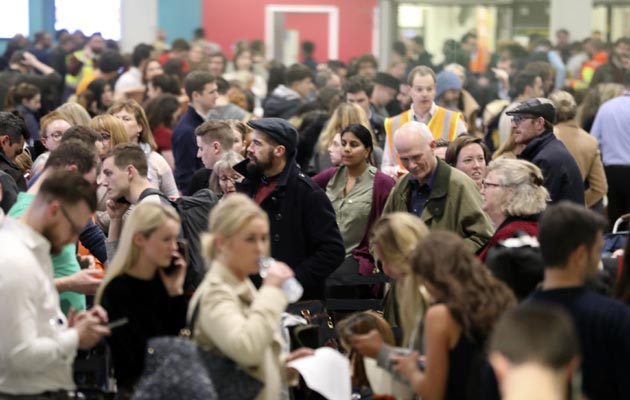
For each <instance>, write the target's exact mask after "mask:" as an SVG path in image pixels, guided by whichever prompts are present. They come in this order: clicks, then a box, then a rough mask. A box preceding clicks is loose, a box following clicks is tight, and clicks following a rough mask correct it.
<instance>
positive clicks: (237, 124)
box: [227, 119, 252, 157]
mask: <svg viewBox="0 0 630 400" xmlns="http://www.w3.org/2000/svg"><path fill="white" fill-rule="evenodd" d="M227 122H228V123H229V124H230V128H232V132H234V146H233V147H232V150H234V151H235V152H237V153H239V154H240V155H242V156H243V157H245V156H246V155H247V154H246V153H247V147H249V142H250V141H251V136H252V129H251V128H250V127H249V126H248V125H247V124H246V123H245V122H247V121H238V120H235V119H228V120H227Z"/></svg>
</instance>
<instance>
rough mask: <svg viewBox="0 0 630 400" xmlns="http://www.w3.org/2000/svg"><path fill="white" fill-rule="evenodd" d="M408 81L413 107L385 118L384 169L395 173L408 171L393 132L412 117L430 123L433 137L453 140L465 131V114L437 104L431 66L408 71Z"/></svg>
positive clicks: (395, 174) (391, 174) (392, 174)
mask: <svg viewBox="0 0 630 400" xmlns="http://www.w3.org/2000/svg"><path fill="white" fill-rule="evenodd" d="M407 83H408V84H409V86H411V99H412V103H411V107H410V108H409V110H407V111H404V112H402V113H400V114H398V115H396V116H394V117H390V118H387V119H386V120H385V135H386V136H385V148H384V149H383V162H382V164H381V170H382V171H383V172H384V173H386V174H388V175H390V176H394V177H396V176H397V174H398V172H401V171H406V169H405V167H404V166H403V165H402V163H401V162H400V160H399V159H398V154H397V153H396V149H395V148H394V142H393V137H394V133H395V132H396V131H397V130H398V128H400V127H401V126H403V125H404V124H406V123H407V122H409V121H417V122H422V123H424V124H426V125H428V127H429V129H430V130H431V133H432V134H433V138H434V139H439V138H444V139H447V140H453V139H455V138H456V137H457V136H458V135H460V134H462V133H465V132H466V129H467V128H466V123H465V122H464V116H463V115H462V113H460V112H457V111H451V110H447V109H446V108H443V107H440V106H438V105H436V104H435V102H434V100H435V73H434V72H433V70H432V69H431V68H429V67H426V66H424V65H420V66H418V67H415V68H414V69H412V70H411V72H409V75H408V76H407Z"/></svg>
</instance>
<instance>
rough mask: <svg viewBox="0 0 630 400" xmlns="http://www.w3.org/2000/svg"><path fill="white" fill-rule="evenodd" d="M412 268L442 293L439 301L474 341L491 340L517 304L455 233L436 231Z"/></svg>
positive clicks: (420, 247)
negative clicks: (498, 323)
mask: <svg viewBox="0 0 630 400" xmlns="http://www.w3.org/2000/svg"><path fill="white" fill-rule="evenodd" d="M410 265H411V269H412V271H413V272H414V273H415V274H416V275H418V276H420V277H421V278H422V279H423V280H424V281H425V282H427V283H429V284H430V285H431V286H433V287H434V288H436V289H437V290H439V291H440V293H441V295H442V296H443V298H441V299H439V300H440V301H441V302H442V303H444V304H445V305H446V306H447V307H448V309H449V311H450V312H451V315H452V316H453V318H454V319H455V321H457V322H458V323H459V324H460V325H461V326H462V331H463V332H464V334H465V335H466V336H467V337H468V338H469V339H471V340H473V341H477V340H478V339H483V338H485V337H487V336H488V335H489V334H490V332H491V331H492V328H493V327H494V324H495V322H496V321H497V320H498V319H499V317H500V316H501V314H503V312H504V311H506V310H507V309H508V308H510V307H512V306H513V305H515V304H516V299H515V297H514V294H513V293H512V291H511V290H510V289H509V288H508V287H507V286H506V285H505V284H503V283H502V282H500V281H499V280H497V279H496V278H495V277H493V276H492V274H491V273H490V270H488V268H486V267H485V266H484V265H483V264H482V263H481V262H480V261H479V260H478V259H477V257H476V256H475V254H474V253H473V252H472V250H471V249H470V248H469V247H468V245H467V244H466V243H465V242H464V240H463V239H462V238H460V237H459V236H457V235H456V234H454V233H452V232H447V231H439V230H437V231H432V232H431V234H430V235H428V236H426V237H425V238H424V239H422V240H421V241H420V242H419V243H418V246H416V248H415V249H414V251H413V252H412V253H411V255H410Z"/></svg>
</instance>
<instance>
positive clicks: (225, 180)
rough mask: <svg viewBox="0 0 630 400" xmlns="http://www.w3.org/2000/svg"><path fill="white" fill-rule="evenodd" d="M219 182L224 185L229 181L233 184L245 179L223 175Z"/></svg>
mask: <svg viewBox="0 0 630 400" xmlns="http://www.w3.org/2000/svg"><path fill="white" fill-rule="evenodd" d="M219 180H220V181H221V182H223V183H227V182H228V181H230V182H232V183H237V182H240V181H242V180H243V177H242V176H240V175H232V176H227V175H223V176H220V177H219Z"/></svg>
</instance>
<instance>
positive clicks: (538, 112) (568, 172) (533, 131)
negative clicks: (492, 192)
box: [506, 97, 584, 205]
mask: <svg viewBox="0 0 630 400" xmlns="http://www.w3.org/2000/svg"><path fill="white" fill-rule="evenodd" d="M506 115H509V116H512V128H513V130H514V141H515V142H516V144H517V145H524V146H525V148H524V149H523V151H521V153H520V154H519V155H518V158H520V159H523V160H526V161H529V162H531V163H533V164H535V165H536V166H538V168H540V169H541V170H542V173H543V185H545V187H546V188H547V190H548V191H549V195H550V196H551V202H552V203H558V202H560V201H562V200H569V201H572V202H574V203H577V204H581V205H584V181H583V180H582V174H581V173H580V169H579V168H578V166H577V163H576V162H575V159H574V158H573V156H572V155H571V153H569V150H567V148H566V147H565V146H564V144H563V143H562V142H561V141H560V140H558V139H557V138H556V136H555V135H554V133H553V122H554V119H555V116H556V108H555V107H554V106H553V104H552V103H551V101H549V100H547V99H545V98H540V97H538V98H531V99H527V100H525V101H523V102H522V103H521V104H519V105H518V106H516V108H515V109H513V110H511V111H508V112H506Z"/></svg>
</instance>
